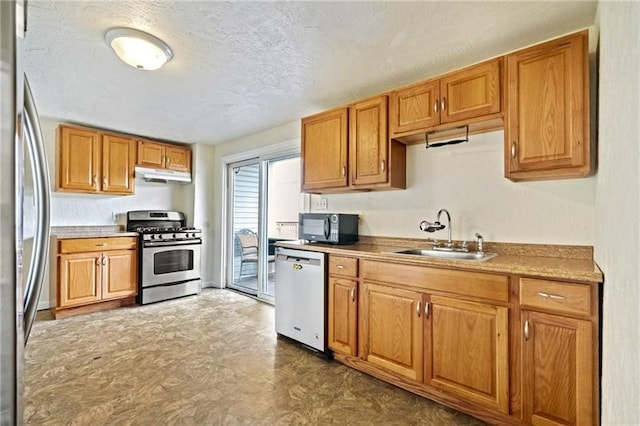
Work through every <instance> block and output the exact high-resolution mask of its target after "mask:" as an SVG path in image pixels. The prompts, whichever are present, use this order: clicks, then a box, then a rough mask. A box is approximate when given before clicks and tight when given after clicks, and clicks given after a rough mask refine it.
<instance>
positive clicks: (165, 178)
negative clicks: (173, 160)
mask: <svg viewBox="0 0 640 426" xmlns="http://www.w3.org/2000/svg"><path fill="white" fill-rule="evenodd" d="M135 170H136V177H137V176H140V177H142V179H144V180H145V181H147V182H159V183H168V182H178V183H191V173H189V172H177V171H175V170H166V169H149V168H146V167H136V169H135Z"/></svg>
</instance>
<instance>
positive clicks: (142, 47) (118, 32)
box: [104, 28, 173, 70]
mask: <svg viewBox="0 0 640 426" xmlns="http://www.w3.org/2000/svg"><path fill="white" fill-rule="evenodd" d="M104 39H105V40H106V42H107V44H108V45H109V46H111V48H112V49H113V51H114V52H116V55H118V58H120V59H121V60H122V61H123V62H124V63H126V64H128V65H131V66H132V67H134V68H138V69H141V70H157V69H158V68H160V67H161V66H163V65H164V64H165V63H166V62H167V61H170V60H171V58H172V57H173V52H172V51H171V48H170V47H169V46H168V45H167V44H166V43H165V42H164V41H162V40H160V39H159V38H158V37H155V36H152V35H151V34H149V33H145V32H144V31H138V30H134V29H133V28H112V29H110V30H109V31H107V32H106V33H105V35H104Z"/></svg>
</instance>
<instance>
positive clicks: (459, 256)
mask: <svg viewBox="0 0 640 426" xmlns="http://www.w3.org/2000/svg"><path fill="white" fill-rule="evenodd" d="M394 253H397V254H410V255H414V256H423V257H435V258H439V259H455V260H471V261H474V262H484V261H487V260H489V259H493V258H494V257H496V256H497V255H498V254H497V253H478V252H477V251H447V250H433V249H407V250H398V251H394Z"/></svg>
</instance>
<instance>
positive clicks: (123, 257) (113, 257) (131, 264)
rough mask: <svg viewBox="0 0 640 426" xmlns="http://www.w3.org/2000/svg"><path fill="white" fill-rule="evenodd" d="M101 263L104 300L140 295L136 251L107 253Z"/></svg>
mask: <svg viewBox="0 0 640 426" xmlns="http://www.w3.org/2000/svg"><path fill="white" fill-rule="evenodd" d="M101 263H102V283H103V292H102V298H103V299H114V298H119V297H126V296H135V295H136V294H138V270H137V263H138V262H137V257H136V251H135V250H113V251H106V252H104V253H103V257H102V262H101Z"/></svg>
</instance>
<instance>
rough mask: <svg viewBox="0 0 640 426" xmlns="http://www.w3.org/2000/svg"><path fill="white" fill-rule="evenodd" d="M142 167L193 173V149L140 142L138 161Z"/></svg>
mask: <svg viewBox="0 0 640 426" xmlns="http://www.w3.org/2000/svg"><path fill="white" fill-rule="evenodd" d="M136 164H137V165H138V166H142V167H152V168H154V169H168V170H175V171H180V172H191V149H190V148H189V147H185V146H180V145H170V144H164V143H159V142H151V141H143V140H139V141H138V161H137V163H136Z"/></svg>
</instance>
